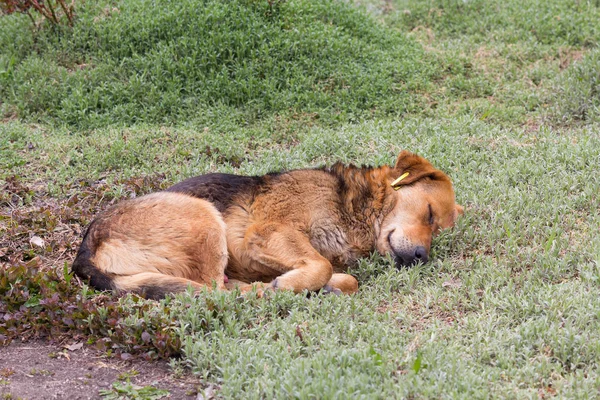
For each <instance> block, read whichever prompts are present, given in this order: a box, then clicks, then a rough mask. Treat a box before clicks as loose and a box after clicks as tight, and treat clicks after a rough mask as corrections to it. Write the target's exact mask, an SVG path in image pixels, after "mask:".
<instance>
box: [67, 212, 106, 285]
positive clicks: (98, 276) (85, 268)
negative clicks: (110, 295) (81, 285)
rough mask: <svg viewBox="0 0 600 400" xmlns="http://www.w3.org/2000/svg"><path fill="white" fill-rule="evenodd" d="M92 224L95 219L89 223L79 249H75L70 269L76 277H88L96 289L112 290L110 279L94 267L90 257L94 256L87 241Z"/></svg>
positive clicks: (89, 238)
mask: <svg viewBox="0 0 600 400" xmlns="http://www.w3.org/2000/svg"><path fill="white" fill-rule="evenodd" d="M94 224H95V221H94V222H92V223H91V224H90V226H89V227H88V229H87V231H86V232H85V236H84V237H83V241H82V243H81V247H79V251H77V257H76V258H75V261H73V265H72V266H71V270H72V271H73V272H74V273H75V275H77V276H78V277H80V278H82V279H89V281H90V285H91V286H92V287H94V288H96V289H98V290H113V289H114V285H113V282H112V279H111V278H110V277H109V276H108V275H106V274H105V273H103V272H102V271H100V270H99V269H98V268H96V266H95V265H94V264H93V263H92V261H91V259H92V257H93V256H94V251H93V250H92V248H91V247H90V243H89V242H90V240H91V237H90V235H89V233H90V231H91V230H92V229H93V227H94Z"/></svg>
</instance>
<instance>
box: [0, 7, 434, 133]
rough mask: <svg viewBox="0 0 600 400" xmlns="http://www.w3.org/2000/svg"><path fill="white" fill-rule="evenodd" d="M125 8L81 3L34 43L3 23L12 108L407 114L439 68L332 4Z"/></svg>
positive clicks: (58, 115)
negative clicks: (73, 18) (70, 20)
mask: <svg viewBox="0 0 600 400" xmlns="http://www.w3.org/2000/svg"><path fill="white" fill-rule="evenodd" d="M116 5H117V7H114V6H113V3H112V2H108V1H103V2H99V3H89V4H85V5H81V6H80V8H79V9H78V10H79V12H78V17H79V20H78V23H77V25H76V26H75V28H74V29H73V30H72V31H70V30H68V29H63V30H62V31H61V32H55V31H56V29H55V30H54V31H53V30H48V31H45V32H44V33H43V34H40V35H39V37H38V38H37V40H36V41H34V40H32V39H29V40H27V39H26V38H27V35H25V38H23V36H22V33H21V32H22V31H23V30H25V28H26V25H27V24H28V23H29V21H28V20H27V19H26V18H25V17H23V18H21V20H20V21H8V22H4V23H2V22H0V23H2V25H0V32H2V33H1V34H0V47H1V48H3V49H6V50H4V51H3V53H2V56H1V57H0V69H2V70H4V72H3V74H2V75H0V79H1V80H0V84H2V85H1V86H0V87H4V90H0V96H2V97H3V98H5V99H6V100H5V101H6V103H7V104H6V105H5V109H6V111H5V112H6V113H11V112H13V113H16V114H17V115H18V116H21V117H27V118H30V119H32V118H33V119H36V120H44V121H56V122H58V123H61V124H67V125H69V126H71V127H86V128H90V127H97V126H101V125H109V124H114V123H117V122H121V123H123V124H132V123H136V122H141V121H145V122H154V123H165V122H167V123H172V122H175V121H178V120H182V119H186V120H191V119H195V120H199V121H214V120H216V119H218V118H220V117H219V116H215V115H214V114H215V113H225V114H228V116H227V117H228V118H232V115H230V114H232V113H233V114H236V113H237V114H240V115H238V116H237V120H239V121H240V122H241V121H246V122H247V121H248V119H250V120H253V119H257V118H261V117H262V116H264V115H270V114H273V113H282V112H286V113H287V112H290V111H292V112H301V113H318V114H319V117H320V118H323V119H324V120H326V121H330V122H332V123H333V122H336V121H348V120H353V119H357V118H360V117H363V116H371V115H390V114H392V115H401V114H403V113H406V112H407V111H409V110H411V109H413V108H414V107H415V104H414V102H415V101H414V99H413V98H412V96H411V90H414V89H416V88H418V87H420V86H422V85H426V84H427V82H428V80H429V76H430V75H431V74H432V73H433V72H434V70H435V68H436V67H435V65H434V64H432V63H423V62H420V61H417V60H422V59H423V51H422V49H420V48H419V46H416V45H415V43H414V42H411V41H410V40H407V39H406V38H405V37H404V36H403V35H399V34H397V33H394V32H392V31H390V30H386V29H385V28H384V27H383V26H381V25H380V24H377V23H376V22H375V21H373V20H372V19H370V18H368V17H367V16H365V15H363V14H362V13H360V12H359V11H357V10H355V9H353V8H352V7H350V6H348V5H345V4H343V3H340V2H336V1H331V0H329V1H323V2H311V1H300V0H292V1H287V2H282V4H281V5H280V6H278V7H275V8H274V10H273V12H269V8H268V6H267V2H266V1H249V0H236V1H230V2H228V3H227V6H226V7H223V5H222V2H221V1H202V2H198V1H195V0H186V1H179V2H175V3H173V2H169V1H148V0H137V1H131V2H120V3H118V4H116ZM13 19H14V18H13ZM17 32H19V33H21V37H20V39H22V40H23V43H20V46H16V45H14V41H13V37H14V36H15V34H17Z"/></svg>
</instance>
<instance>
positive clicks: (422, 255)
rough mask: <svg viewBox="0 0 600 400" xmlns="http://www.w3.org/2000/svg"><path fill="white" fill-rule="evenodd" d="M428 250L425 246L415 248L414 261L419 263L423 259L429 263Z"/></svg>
mask: <svg viewBox="0 0 600 400" xmlns="http://www.w3.org/2000/svg"><path fill="white" fill-rule="evenodd" d="M427 259H428V257H427V250H426V249H425V247H423V246H417V248H416V249H415V260H414V262H415V263H417V262H419V261H421V262H422V263H423V264H426V263H427Z"/></svg>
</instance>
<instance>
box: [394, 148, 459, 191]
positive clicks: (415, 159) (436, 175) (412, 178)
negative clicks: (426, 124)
mask: <svg viewBox="0 0 600 400" xmlns="http://www.w3.org/2000/svg"><path fill="white" fill-rule="evenodd" d="M392 178H393V181H392V187H394V188H398V187H400V186H402V185H410V184H411V183H414V182H416V181H418V180H420V179H423V178H430V179H433V180H445V181H449V178H448V177H447V176H446V174H444V173H443V172H442V171H440V170H439V169H436V168H434V167H433V165H431V163H430V162H429V161H427V160H426V159H424V158H423V157H421V156H418V155H416V154H413V153H411V152H410V151H406V150H403V151H402V152H401V153H400V155H398V158H397V159H396V164H395V165H394V169H393V177H392Z"/></svg>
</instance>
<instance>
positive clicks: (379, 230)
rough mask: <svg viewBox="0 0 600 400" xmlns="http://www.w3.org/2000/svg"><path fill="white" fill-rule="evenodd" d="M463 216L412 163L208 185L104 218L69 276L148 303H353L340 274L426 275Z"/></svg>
mask: <svg viewBox="0 0 600 400" xmlns="http://www.w3.org/2000/svg"><path fill="white" fill-rule="evenodd" d="M461 214H463V208H462V207H461V206H460V205H458V204H456V203H455V197H454V190H453V187H452V183H451V181H450V178H449V177H448V176H447V175H446V174H445V173H443V172H442V171H440V170H438V169H436V168H434V167H433V166H432V165H431V163H429V162H428V161H427V160H426V159H424V158H422V157H420V156H418V155H415V154H412V153H410V152H408V151H402V152H401V153H400V155H399V156H398V158H397V160H396V162H395V164H394V165H393V166H382V167H364V166H363V167H356V166H353V165H343V164H341V163H336V164H334V165H333V166H331V167H323V168H318V169H299V170H292V171H285V172H277V173H269V174H267V175H263V176H238V175H229V174H220V173H214V174H207V175H201V176H197V177H193V178H190V179H187V180H184V181H182V182H180V183H177V184H175V185H174V186H172V187H170V188H168V189H167V190H165V191H163V192H157V193H153V194H149V195H146V196H142V197H139V198H136V199H131V200H126V201H123V202H121V203H119V204H117V205H116V206H114V207H112V208H110V209H108V210H106V211H105V212H103V213H101V214H100V215H99V216H98V217H97V218H96V219H95V220H94V221H92V223H91V224H90V226H89V227H88V229H87V231H86V233H85V236H84V238H83V241H82V244H81V246H80V248H79V251H78V253H77V256H76V258H75V261H74V262H73V265H72V270H73V272H74V273H75V274H76V275H77V276H79V277H81V278H83V279H87V280H89V282H90V285H91V286H92V287H94V288H96V289H99V290H114V291H118V292H136V293H138V294H140V295H143V296H145V297H147V298H152V299H160V298H163V297H164V296H166V295H167V294H169V293H176V292H181V291H185V290H187V289H188V288H189V287H192V288H193V289H194V290H195V291H197V290H202V289H203V288H208V289H209V290H212V289H217V290H228V289H232V288H233V287H238V288H239V289H240V290H241V291H242V292H246V291H249V290H258V291H259V292H260V293H262V292H263V291H264V290H291V291H294V292H296V293H299V292H302V291H305V290H308V291H318V290H324V291H326V292H334V293H336V294H339V293H347V294H351V293H354V292H356V291H357V290H358V282H357V280H356V279H355V278H354V277H353V276H351V275H348V274H345V273H344V272H345V271H346V270H347V268H348V267H349V266H351V265H352V264H354V263H355V262H356V261H357V260H358V259H359V258H361V257H364V256H367V255H369V254H370V253H371V252H373V251H374V250H376V251H377V252H379V253H381V254H384V255H385V254H389V255H391V256H392V257H393V259H394V261H395V264H396V266H397V267H402V266H410V265H414V264H416V263H419V262H420V263H426V262H427V261H428V259H429V251H430V247H431V241H432V237H433V236H434V235H436V234H437V233H438V232H439V231H440V230H441V229H445V228H450V227H452V226H453V225H454V224H455V221H456V220H457V218H458V216H459V215H461ZM255 284H257V285H258V287H256V285H255Z"/></svg>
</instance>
